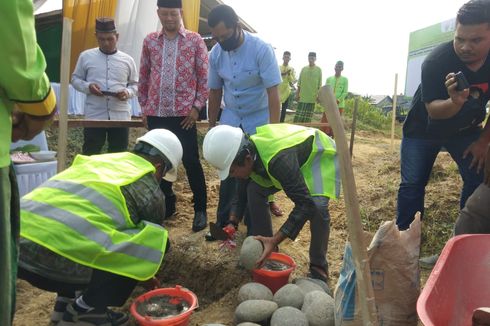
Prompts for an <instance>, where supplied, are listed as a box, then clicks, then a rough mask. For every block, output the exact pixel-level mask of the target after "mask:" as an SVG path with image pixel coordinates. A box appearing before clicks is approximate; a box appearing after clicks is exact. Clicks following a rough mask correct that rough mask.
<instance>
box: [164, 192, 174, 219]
mask: <svg viewBox="0 0 490 326" xmlns="http://www.w3.org/2000/svg"><path fill="white" fill-rule="evenodd" d="M176 201H177V197H176V196H175V195H172V196H166V197H165V218H168V217H170V216H172V215H174V214H175V202H176Z"/></svg>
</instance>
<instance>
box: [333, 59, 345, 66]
mask: <svg viewBox="0 0 490 326" xmlns="http://www.w3.org/2000/svg"><path fill="white" fill-rule="evenodd" d="M335 65H336V66H340V67H344V62H343V61H340V60H339V61H337V63H336V64H335Z"/></svg>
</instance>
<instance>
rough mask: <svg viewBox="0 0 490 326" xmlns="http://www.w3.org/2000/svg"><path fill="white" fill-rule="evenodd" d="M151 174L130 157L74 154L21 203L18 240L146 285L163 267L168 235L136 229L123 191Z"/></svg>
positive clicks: (158, 229) (143, 226) (142, 225)
mask: <svg viewBox="0 0 490 326" xmlns="http://www.w3.org/2000/svg"><path fill="white" fill-rule="evenodd" d="M154 171H155V168H154V167H153V165H152V164H151V163H149V162H148V161H146V160H145V159H143V158H141V157H139V156H137V155H135V154H132V153H128V152H125V153H116V154H104V155H94V156H83V155H78V156H77V157H76V158H75V161H74V162H73V165H72V166H71V167H70V168H68V169H67V170H65V171H63V172H61V173H59V174H57V175H55V176H54V177H52V178H51V179H49V180H48V181H47V182H45V183H43V184H42V185H41V186H40V187H38V188H36V189H35V190H34V191H32V192H31V193H29V194H27V195H26V196H24V197H23V198H22V199H21V236H22V237H24V238H26V239H29V240H31V241H33V242H36V243H38V244H39V245H41V246H44V247H46V248H48V249H50V250H52V251H54V252H56V253H57V254H59V255H61V256H64V257H66V258H68V259H71V260H73V261H75V262H77V263H79V264H82V265H85V266H88V267H91V268H96V269H100V270H104V271H107V272H110V273H114V274H118V275H122V276H126V277H130V278H133V279H136V280H147V279H149V278H151V277H152V276H154V275H155V274H156V272H157V271H158V269H159V267H160V265H161V263H162V260H163V255H164V253H165V246H166V244H167V236H168V234H167V230H165V229H164V228H163V227H162V226H160V225H156V224H153V223H150V222H148V221H140V222H139V223H138V224H134V222H133V221H132V220H131V218H130V216H129V212H128V209H127V207H126V200H125V199H124V196H123V194H122V192H121V187H122V186H124V185H127V184H130V183H133V182H135V181H136V180H138V179H139V178H141V177H142V176H143V175H145V174H147V173H149V172H154Z"/></svg>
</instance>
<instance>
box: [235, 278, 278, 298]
mask: <svg viewBox="0 0 490 326" xmlns="http://www.w3.org/2000/svg"><path fill="white" fill-rule="evenodd" d="M247 300H268V301H272V291H271V290H270V289H269V288H268V287H267V286H265V285H263V284H260V283H255V282H251V283H247V284H244V285H243V286H242V287H241V288H240V290H239V291H238V303H242V302H243V301H247Z"/></svg>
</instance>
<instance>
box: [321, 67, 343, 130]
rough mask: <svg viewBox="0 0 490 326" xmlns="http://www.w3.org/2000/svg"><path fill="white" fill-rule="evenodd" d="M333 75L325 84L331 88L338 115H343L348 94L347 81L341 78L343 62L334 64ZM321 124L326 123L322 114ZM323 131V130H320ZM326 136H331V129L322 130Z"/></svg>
mask: <svg viewBox="0 0 490 326" xmlns="http://www.w3.org/2000/svg"><path fill="white" fill-rule="evenodd" d="M334 69H335V75H334V76H330V77H328V78H327V81H326V84H327V85H328V86H330V88H332V92H333V94H334V95H335V98H336V99H337V105H338V106H339V111H340V115H342V114H343V113H344V108H345V98H346V97H347V93H349V81H348V80H347V78H346V77H344V76H342V70H344V62H342V61H340V60H339V61H337V63H336V64H335V68H334ZM322 122H328V120H327V115H326V114H325V112H324V113H323V117H322ZM322 130H323V129H322ZM323 131H324V132H325V133H326V134H327V135H329V136H333V132H332V128H330V127H326V128H324V130H323Z"/></svg>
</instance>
